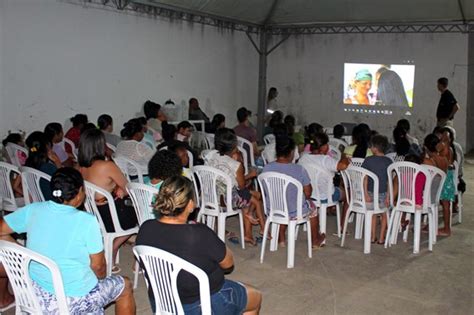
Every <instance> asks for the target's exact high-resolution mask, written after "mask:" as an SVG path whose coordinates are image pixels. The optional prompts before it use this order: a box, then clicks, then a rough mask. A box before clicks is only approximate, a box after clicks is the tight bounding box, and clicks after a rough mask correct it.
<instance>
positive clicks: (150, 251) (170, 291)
mask: <svg viewBox="0 0 474 315" xmlns="http://www.w3.org/2000/svg"><path fill="white" fill-rule="evenodd" d="M133 253H134V254H135V257H136V258H137V260H139V261H140V262H141V264H142V265H143V268H144V269H145V273H146V275H147V277H145V279H146V284H147V287H148V288H149V287H150V286H151V290H152V292H153V296H154V300H155V310H156V314H179V315H184V310H183V305H182V304H181V299H180V298H179V294H178V275H179V273H180V272H181V270H184V271H187V272H189V273H190V274H192V275H193V276H195V277H196V278H197V280H198V282H199V299H200V303H201V314H205V315H210V314H211V313H212V311H211V293H210V289H209V278H208V276H207V274H206V273H205V272H204V271H203V270H202V269H200V268H198V267H197V266H195V265H193V264H191V263H190V262H187V261H186V260H184V259H182V258H180V257H178V256H176V255H173V254H171V253H169V252H167V251H164V250H161V249H158V248H155V247H151V246H144V245H140V246H135V247H133Z"/></svg>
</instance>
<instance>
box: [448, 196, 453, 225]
mask: <svg viewBox="0 0 474 315" xmlns="http://www.w3.org/2000/svg"><path fill="white" fill-rule="evenodd" d="M453 206H454V202H452V201H451V202H450V203H449V217H450V219H449V228H452V227H453Z"/></svg>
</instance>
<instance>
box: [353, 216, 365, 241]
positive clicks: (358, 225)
mask: <svg viewBox="0 0 474 315" xmlns="http://www.w3.org/2000/svg"><path fill="white" fill-rule="evenodd" d="M363 224H364V223H363V218H362V213H357V214H356V226H355V233H354V238H355V239H356V240H360V239H361V238H362V228H363Z"/></svg>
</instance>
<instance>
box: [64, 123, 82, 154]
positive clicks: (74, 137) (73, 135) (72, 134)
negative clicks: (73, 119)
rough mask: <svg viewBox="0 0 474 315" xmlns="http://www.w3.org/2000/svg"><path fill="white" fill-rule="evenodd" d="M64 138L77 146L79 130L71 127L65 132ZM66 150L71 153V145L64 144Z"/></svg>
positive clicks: (79, 135) (79, 136)
mask: <svg viewBox="0 0 474 315" xmlns="http://www.w3.org/2000/svg"><path fill="white" fill-rule="evenodd" d="M65 137H66V138H68V139H69V140H71V141H72V142H74V145H75V146H76V148H77V147H79V139H80V138H81V130H80V129H79V128H77V127H72V128H71V129H69V130H68V132H66V135H65ZM65 149H66V152H68V153H72V150H71V147H70V146H69V145H67V144H66V145H65Z"/></svg>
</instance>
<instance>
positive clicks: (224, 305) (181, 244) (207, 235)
mask: <svg viewBox="0 0 474 315" xmlns="http://www.w3.org/2000/svg"><path fill="white" fill-rule="evenodd" d="M154 208H155V211H156V212H157V217H159V219H158V220H148V221H146V222H145V223H143V225H142V226H141V227H140V231H139V232H138V236H137V241H136V244H137V245H147V246H152V247H156V248H159V249H162V250H165V251H168V252H170V253H172V254H174V255H176V256H179V257H181V258H182V259H184V260H186V261H188V262H190V263H192V264H193V265H195V266H197V267H199V268H201V269H202V270H203V271H204V272H205V273H206V274H207V275H208V277H209V285H210V290H211V307H212V313H213V314H226V315H227V314H228V315H231V314H242V313H244V314H258V312H259V310H260V305H261V302H262V295H261V293H260V292H259V291H257V290H256V289H254V288H252V287H251V286H248V285H242V284H240V283H238V282H234V281H231V280H227V279H225V277H224V273H226V272H231V271H232V270H233V267H234V259H233V255H232V252H231V251H230V250H229V249H228V248H227V247H226V246H225V244H224V243H223V242H222V241H221V240H220V239H219V238H218V237H217V235H216V234H215V233H214V232H213V231H212V230H210V229H209V228H208V227H207V226H206V225H205V224H186V223H187V222H188V217H189V215H190V214H191V213H192V212H193V211H194V208H195V206H194V191H193V184H192V183H191V181H190V180H189V179H187V178H185V177H182V176H173V177H170V178H168V179H166V180H165V181H164V182H163V185H162V186H161V189H160V193H159V194H158V198H157V201H156V203H155V205H154ZM152 281H153V280H152ZM178 293H179V297H180V299H181V303H183V309H184V312H185V313H186V314H201V308H200V301H199V285H198V281H197V279H196V278H195V277H194V276H192V275H190V274H188V273H187V272H180V274H179V275H178ZM150 297H151V299H152V301H151V304H152V308H155V302H154V299H153V296H150Z"/></svg>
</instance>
